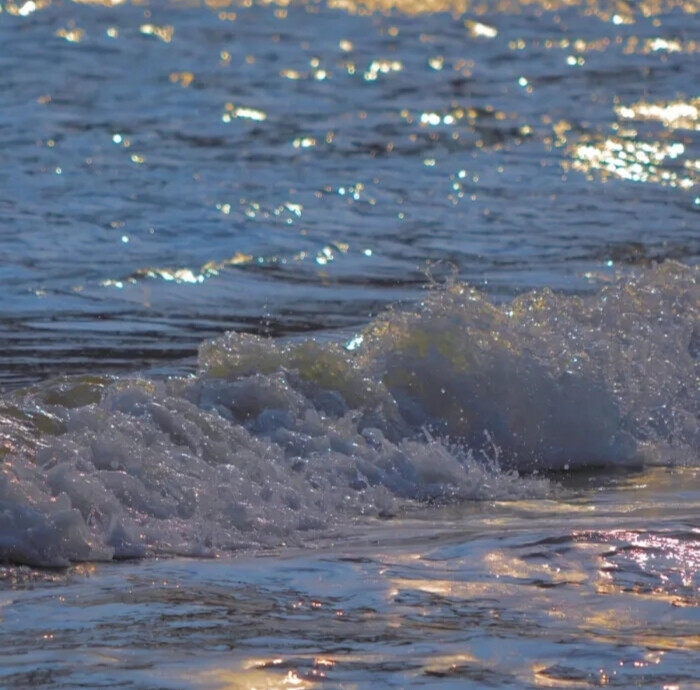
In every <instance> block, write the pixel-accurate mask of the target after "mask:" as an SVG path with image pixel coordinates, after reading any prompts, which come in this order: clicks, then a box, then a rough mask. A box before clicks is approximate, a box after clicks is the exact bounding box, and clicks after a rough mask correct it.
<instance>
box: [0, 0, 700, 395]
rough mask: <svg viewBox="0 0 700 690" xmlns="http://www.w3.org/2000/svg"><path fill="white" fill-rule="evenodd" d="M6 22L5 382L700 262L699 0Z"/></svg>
mask: <svg viewBox="0 0 700 690" xmlns="http://www.w3.org/2000/svg"><path fill="white" fill-rule="evenodd" d="M1 7H2V12H1V13H0V45H1V46H2V49H1V50H0V233H2V235H1V240H0V251H1V252H2V255H1V256H0V265H1V268H0V271H1V274H0V279H1V280H2V285H3V290H2V292H1V294H0V341H1V342H2V354H1V364H2V366H1V367H0V370H1V376H2V379H3V381H4V382H5V384H6V385H8V384H18V383H22V382H27V381H30V380H36V379H39V378H44V377H46V376H48V375H54V374H57V373H77V372H86V371H88V372H92V371H95V370H96V369H99V370H100V371H114V370H134V369H138V368H143V367H146V366H159V365H162V364H163V363H168V362H172V361H173V360H181V359H182V358H186V357H189V356H192V355H193V354H194V352H195V351H196V348H197V346H198V344H199V342H200V341H201V340H203V339H204V338H207V337H210V336H212V335H216V334H218V333H221V332H223V331H225V330H231V329H235V330H244V331H250V332H255V333H261V334H271V335H283V334H293V333H299V332H314V333H318V332H322V331H323V332H326V331H329V330H333V329H347V328H350V327H353V326H357V325H358V324H364V323H366V321H367V320H368V318H369V317H370V316H371V315H373V314H377V313H378V312H380V311H381V310H383V309H384V308H386V307H387V306H388V305H394V304H397V303H400V302H403V301H410V300H415V299H416V298H418V297H420V295H421V294H422V288H423V287H424V286H425V285H426V284H428V283H429V282H430V281H431V280H441V279H443V278H444V276H445V275H451V274H453V273H456V274H457V275H459V276H460V277H461V278H463V279H465V280H467V281H469V282H470V283H472V284H475V285H477V286H479V287H481V288H483V289H485V290H487V291H488V292H490V293H492V294H494V295H495V296H497V297H503V296H510V295H512V294H514V293H517V292H520V291H523V290H526V289H529V288H533V287H542V286H549V287H552V288H555V289H559V290H565V291H585V290H588V289H591V287H593V286H595V285H596V284H597V283H598V282H599V281H600V280H604V279H605V276H606V275H607V274H609V273H610V271H611V269H612V268H613V267H617V266H620V265H622V266H625V265H629V264H635V265H639V264H648V263H649V262H652V261H656V260H660V259H663V258H666V257H672V258H676V259H680V260H682V261H684V262H686V263H693V262H697V259H698V255H699V254H700V231H698V212H699V211H700V203H699V201H698V198H699V197H698V190H697V182H698V175H699V174H700V172H699V169H698V148H699V147H698V137H699V136H700V135H699V134H698V129H699V127H700V125H698V107H700V102H699V101H698V93H697V85H698V78H699V77H700V69H699V68H698V62H699V61H698V58H697V55H698V52H699V51H700V42H699V40H700V39H699V38H698V26H697V19H696V17H697V10H698V5H697V3H696V2H694V1H692V0H688V1H686V2H680V1H678V2H676V1H675V0H674V1H671V0H663V1H658V0H653V1H652V0H644V1H643V2H638V3H627V2H614V1H606V0H595V1H593V0H590V1H583V0H582V1H580V2H579V1H577V2H559V1H558V0H552V1H550V0H546V1H545V0H541V1H537V2H516V1H514V0H510V1H503V2H481V3H474V4H472V3H469V2H448V1H447V0H439V1H438V0H434V1H430V2H428V1H426V2H410V1H408V0H399V1H398V2H395V3H394V2H389V1H388V0H387V1H386V2H373V1H370V2H367V3H363V2H354V1H349V0H348V1H341V0H337V1H336V0H334V1H333V2H328V3H316V2H291V3H288V2H278V3H275V2H272V3H269V2H224V1H223V0H211V1H207V2H164V1H162V0H156V1H154V2H133V3H132V2H116V1H110V0H101V1H99V2H97V1H94V2H92V1H90V2H68V1H61V2H59V1H47V0H27V1H26V2H24V3H23V2H14V0H13V1H11V2H3V4H2V6H1Z"/></svg>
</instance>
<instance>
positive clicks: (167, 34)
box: [140, 24, 175, 43]
mask: <svg viewBox="0 0 700 690" xmlns="http://www.w3.org/2000/svg"><path fill="white" fill-rule="evenodd" d="M140 30H141V33H142V34H144V35H146V36H155V37H156V38H159V39H160V40H161V41H163V42H165V43H170V41H172V40H173V35H174V34H175V27H173V26H169V25H165V26H156V25H155V24H142V25H141V28H140Z"/></svg>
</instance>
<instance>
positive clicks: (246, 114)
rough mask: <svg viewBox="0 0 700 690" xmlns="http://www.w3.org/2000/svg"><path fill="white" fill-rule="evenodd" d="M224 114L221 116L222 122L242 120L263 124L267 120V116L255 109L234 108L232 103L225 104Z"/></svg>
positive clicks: (245, 107)
mask: <svg viewBox="0 0 700 690" xmlns="http://www.w3.org/2000/svg"><path fill="white" fill-rule="evenodd" d="M225 107H226V112H225V113H224V114H223V115H222V116H221V120H222V121H223V122H231V120H235V119H236V118H240V119H243V120H254V121H255V122H264V121H265V120H267V114H266V113H265V112H263V111H262V110H257V109H256V108H249V107H247V106H235V105H234V104H233V103H226V106H225Z"/></svg>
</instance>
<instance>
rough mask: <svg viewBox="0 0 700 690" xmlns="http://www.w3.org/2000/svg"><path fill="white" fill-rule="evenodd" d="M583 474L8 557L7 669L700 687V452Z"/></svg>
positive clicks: (295, 680)
mask: <svg viewBox="0 0 700 690" xmlns="http://www.w3.org/2000/svg"><path fill="white" fill-rule="evenodd" d="M577 484H578V485H577V486H569V487H568V488H567V489H566V491H565V495H564V496H562V497H561V498H560V499H559V500H557V501H554V500H550V501H536V502H531V501H515V502H505V503H504V502H493V503H477V504H470V505H464V504H463V505H460V506H459V507H453V508H449V509H445V510H442V511H436V510H432V511H429V512H419V513H417V514H414V515H412V516H410V517H407V518H405V519H401V520H395V521H392V523H391V524H389V523H386V524H384V525H382V524H376V523H375V524H372V523H369V524H365V525H363V526H362V529H361V531H360V530H359V529H356V528H355V529H349V528H346V529H345V530H344V531H343V533H340V534H336V535H335V536H334V537H331V538H330V539H328V540H325V541H323V542H321V543H318V544H316V547H315V548H314V549H312V550H309V549H307V550H304V551H302V552H298V551H295V550H287V551H280V552H273V553H268V554H267V555H266V556H264V557H257V558H252V559H251V558H238V559H233V560H228V559H226V560H217V561H192V560H184V561H183V560H168V561H152V562H149V563H139V564H136V565H132V564H129V563H124V564H119V565H111V566H106V565H97V566H89V567H84V566H83V567H80V568H76V569H73V570H71V571H69V572H67V573H47V572H43V573H41V572H36V571H31V570H27V569H23V570H17V569H13V570H10V571H7V570H6V571H5V572H4V573H3V575H4V577H3V588H2V592H1V595H0V606H1V607H2V608H1V609H0V611H2V627H1V629H0V630H1V632H0V639H1V640H2V653H0V662H1V663H0V668H1V669H2V670H1V671H0V683H3V684H6V685H7V686H8V687H36V686H39V685H43V684H46V685H48V684H49V683H50V684H51V687H78V686H82V685H89V686H90V687H98V686H101V685H104V686H110V687H115V686H116V687H134V688H152V687H163V688H250V687H256V688H260V687H263V688H272V687H279V688H281V687H314V686H316V685H318V686H319V687H333V688H335V687H358V686H359V687H370V686H372V687H377V686H382V687H384V686H386V687H409V686H410V687H413V686H420V687H435V686H438V685H439V686H440V687H442V686H445V687H455V688H457V687H513V688H536V687H574V688H590V687H600V686H612V687H623V688H628V687H644V688H646V687H649V688H659V687H682V688H696V687H698V685H699V681H698V662H697V655H698V651H700V647H699V645H698V637H697V630H698V625H700V617H699V616H698V607H697V603H698V599H697V592H698V587H699V586H700V550H699V549H698V534H700V525H699V524H698V522H697V516H698V510H699V509H700V476H699V475H698V472H697V470H692V471H691V470H684V471H680V470H676V471H671V470H665V469H658V470H652V471H647V472H645V473H642V474H635V475H634V476H629V477H624V478H618V479H610V480H608V481H607V482H605V485H604V486H601V485H600V479H599V478H593V477H590V476H588V477H580V478H579V479H578V481H577ZM649 525H653V527H650V526H649ZM355 527H357V526H355ZM0 572H2V571H0Z"/></svg>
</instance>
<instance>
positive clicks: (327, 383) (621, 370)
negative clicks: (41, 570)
mask: <svg viewBox="0 0 700 690" xmlns="http://www.w3.org/2000/svg"><path fill="white" fill-rule="evenodd" d="M697 278H698V268H691V267H687V266H683V265H680V264H676V263H671V262H668V263H666V264H663V265H661V266H659V267H656V268H654V269H651V270H647V271H645V272H642V273H640V274H638V275H637V276H636V277H627V278H625V279H620V280H619V281H618V282H616V283H615V284H612V285H609V286H607V287H605V288H604V289H602V290H601V291H600V292H599V293H598V294H597V295H593V296H589V297H569V296H561V295H555V294H553V293H551V292H549V291H543V292H539V293H533V294H528V295H524V296H522V297H520V298H518V299H516V300H514V301H512V302H510V303H507V304H502V305H496V304H493V303H492V302H490V301H489V300H488V299H487V298H486V297H485V296H484V295H482V294H480V293H479V292H477V291H475V290H473V289H472V288H469V287H468V286H466V285H463V284H457V283H455V284H451V285H448V286H447V287H445V288H442V289H436V290H433V291H432V292H431V293H429V294H427V295H426V298H425V300H424V301H423V302H422V303H421V304H420V305H418V306H417V307H416V308H414V309H413V310H410V311H405V312H398V311H397V312H392V313H388V314H385V315H384V316H382V317H380V318H379V319H377V320H375V321H373V322H372V323H370V324H369V325H368V327H367V328H366V329H365V331H364V332H363V333H362V334H359V335H358V337H356V338H354V339H353V342H352V348H346V347H344V346H343V345H342V344H340V343H333V342H325V341H324V342H321V341H316V340H313V339H309V340H302V341H292V342H285V341H279V340H271V339H262V338H258V337H254V336H250V335H240V334H235V333H228V334H226V335H224V336H223V337H221V338H219V339H217V340H215V341H212V342H208V343H204V344H203V345H202V347H201V350H200V356H199V372H198V374H197V375H196V376H194V377H191V378H182V379H173V380H169V381H150V380H143V379H138V378H123V377H122V378H109V377H95V376H92V377H78V378H73V379H61V380H55V381H50V382H47V383H45V384H42V385H39V386H35V387H33V388H31V389H28V390H25V391H19V392H15V393H13V394H12V395H11V396H7V397H6V398H5V400H3V401H1V403H0V439H2V442H3V446H2V448H3V450H2V451H1V452H2V459H1V464H0V558H2V559H9V560H12V561H15V562H23V563H32V564H43V565H65V564H66V563H68V562H70V561H80V560H90V559H109V558H115V557H116V558H124V557H140V556H147V555H151V554H188V555H199V556H202V555H216V554H218V553H222V552H227V551H231V550H234V549H237V548H243V547H246V546H260V545H267V544H271V545H280V544H285V543H295V544H303V543H306V542H307V541H308V540H309V539H312V538H313V535H314V534H316V533H317V532H318V531H319V530H327V529H329V528H337V527H338V526H339V525H343V526H347V524H348V521H353V520H361V519H365V518H367V517H371V516H378V515H382V514H391V513H394V512H396V511H398V510H401V509H402V507H404V506H406V505H407V504H410V502H415V501H435V500H437V501H444V500H469V499H488V498H509V497H524V496H525V497H542V496H546V495H548V493H549V492H551V491H552V486H551V485H550V484H549V483H548V482H547V481H546V480H543V479H539V478H537V477H533V476H531V475H530V474H527V473H531V472H532V471H533V470H544V471H547V470H562V469H573V468H580V467H618V466H627V465H634V464H640V463H642V462H649V461H653V462H660V463H672V462H686V463H697V462H698V453H697V448H698V447H700V428H699V427H700V424H699V422H698V419H699V417H700V401H699V399H698V398H699V393H698V391H699V390H700V386H699V385H698V383H699V376H700V362H699V359H700V345H699V344H698V343H700V331H699V330H698V323H699V319H698V316H699V314H698V311H699V309H700V294H699V292H698V284H697ZM523 472H525V473H526V475H525V476H523V475H522V473H523Z"/></svg>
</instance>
